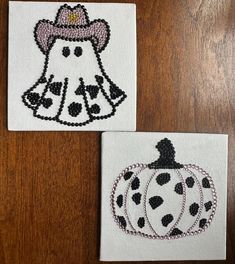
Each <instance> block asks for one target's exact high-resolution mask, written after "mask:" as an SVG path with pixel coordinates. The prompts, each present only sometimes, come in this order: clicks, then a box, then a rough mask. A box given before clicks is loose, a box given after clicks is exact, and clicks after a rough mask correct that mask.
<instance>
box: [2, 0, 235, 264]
mask: <svg viewBox="0 0 235 264" xmlns="http://www.w3.org/2000/svg"><path fill="white" fill-rule="evenodd" d="M107 2H108V1H107ZM116 2H119V1H116ZM135 2H136V4H137V26H138V116H137V130H138V131H176V132H177V131H178V132H212V133H214V132H216V133H228V134H229V172H228V229H227V230H228V231H227V261H224V263H231V264H232V263H235V256H234V247H235V245H234V242H235V207H234V204H235V191H234V178H235V176H234V174H235V162H234V160H235V152H234V148H235V89H234V87H235V77H234V76H235V1H233V0H205V1H203V0H184V1H183V0H162V1H161V0H159V1H157V0H156V1H153V0H151V1H150V0H148V1H143V0H139V1H138V0H136V1H135ZM7 13H8V1H6V0H1V1H0V17H1V18H0V36H1V41H0V62H1V65H0V84H1V87H0V263H1V264H62V263H63V264H65V263H66V264H83V263H84V264H89V263H98V255H99V253H98V252H99V233H100V231H99V229H100V226H99V225H100V220H99V219H100V179H101V175H100V140H101V137H100V133H95V132H88V133H84V132H9V131H7V112H6V106H7V96H6V95H7V23H8V22H7V20H8V18H7V17H8V15H7ZM130 263H131V262H130ZM165 263H166V262H165ZM178 263H180V262H178ZM188 263H190V262H188ZM198 263H213V261H211V262H198Z"/></svg>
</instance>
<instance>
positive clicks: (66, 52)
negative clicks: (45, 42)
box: [62, 47, 70, 58]
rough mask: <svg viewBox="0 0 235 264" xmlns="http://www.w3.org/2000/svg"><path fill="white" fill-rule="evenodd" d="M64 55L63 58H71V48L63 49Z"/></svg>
mask: <svg viewBox="0 0 235 264" xmlns="http://www.w3.org/2000/svg"><path fill="white" fill-rule="evenodd" d="M62 54H63V56H65V57H66V58H67V57H68V56H69V54H70V49H69V47H63V49H62Z"/></svg>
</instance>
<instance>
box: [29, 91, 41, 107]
mask: <svg viewBox="0 0 235 264" xmlns="http://www.w3.org/2000/svg"><path fill="white" fill-rule="evenodd" d="M39 98H40V96H39V94H38V93H29V94H28V95H27V99H28V100H29V102H30V103H31V104H32V105H36V104H37V103H38V101H39Z"/></svg>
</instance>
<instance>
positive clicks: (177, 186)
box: [175, 182, 183, 195]
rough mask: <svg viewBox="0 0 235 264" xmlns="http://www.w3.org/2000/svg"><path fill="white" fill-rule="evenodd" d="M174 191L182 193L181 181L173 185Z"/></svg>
mask: <svg viewBox="0 0 235 264" xmlns="http://www.w3.org/2000/svg"><path fill="white" fill-rule="evenodd" d="M175 192H176V193H177V194H180V195H182V194H183V184H182V183H181V182H179V183H177V184H176V185H175Z"/></svg>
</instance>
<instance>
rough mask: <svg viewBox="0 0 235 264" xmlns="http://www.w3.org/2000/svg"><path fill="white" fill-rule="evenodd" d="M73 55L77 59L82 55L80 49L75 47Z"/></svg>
mask: <svg viewBox="0 0 235 264" xmlns="http://www.w3.org/2000/svg"><path fill="white" fill-rule="evenodd" d="M74 55H75V56H77V57H80V56H81V55H82V48H81V47H76V48H75V49H74Z"/></svg>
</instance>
